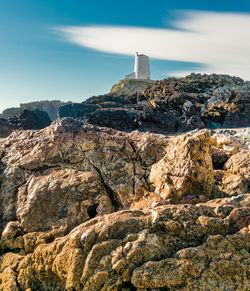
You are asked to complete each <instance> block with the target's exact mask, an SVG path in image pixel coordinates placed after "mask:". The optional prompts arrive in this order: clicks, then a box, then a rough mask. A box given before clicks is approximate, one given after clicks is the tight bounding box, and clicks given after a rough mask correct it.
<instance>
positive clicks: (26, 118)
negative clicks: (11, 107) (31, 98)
mask: <svg viewBox="0 0 250 291" xmlns="http://www.w3.org/2000/svg"><path fill="white" fill-rule="evenodd" d="M50 123H51V120H50V118H49V116H48V114H47V113H46V112H44V111H40V110H35V111H30V110H23V111H21V112H20V113H19V114H18V115H16V116H14V117H11V118H8V119H0V138H2V137H6V136H8V135H9V134H10V133H11V132H12V131H14V130H23V129H41V128H44V127H46V126H48V125H50Z"/></svg>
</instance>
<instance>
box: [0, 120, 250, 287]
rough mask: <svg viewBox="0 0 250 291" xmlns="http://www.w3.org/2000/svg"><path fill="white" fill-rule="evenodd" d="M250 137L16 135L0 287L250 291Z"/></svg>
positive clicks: (5, 159) (71, 128)
mask: <svg viewBox="0 0 250 291" xmlns="http://www.w3.org/2000/svg"><path fill="white" fill-rule="evenodd" d="M238 136H241V135H240V134H238ZM248 139H249V138H248V137H247V136H246V135H244V138H240V137H237V136H236V137H235V136H234V137H233V138H230V137H228V135H227V134H226V133H219V134H214V135H213V136H212V137H211V133H210V131H209V130H207V129H203V130H200V131H193V132H189V133H186V134H183V135H179V136H176V137H173V136H171V137H170V136H166V135H160V134H152V133H148V132H146V133H140V132H137V131H134V132H131V133H125V132H121V131H117V130H114V129H110V128H104V127H103V128H100V127H96V126H91V125H85V126H84V125H83V124H82V123H81V122H80V121H77V120H74V119H71V118H64V119H60V120H57V121H54V122H53V123H52V124H51V125H50V126H49V127H46V128H44V129H42V130H26V131H21V132H13V133H12V134H11V135H10V136H9V137H8V138H6V139H2V140H1V141H0V187H1V188H0V197H1V200H0V234H1V239H0V290H72V291H73V290H103V291H104V290H114V291H115V290H117V291H118V290H140V291H142V290H249V288H250V285H249V263H250V256H249V247H250V244H249V241H250V237H249V230H250V226H249V223H250V194H249V165H250V160H249V159H250V155H249V149H248V144H249V140H248ZM235 145H236V146H235Z"/></svg>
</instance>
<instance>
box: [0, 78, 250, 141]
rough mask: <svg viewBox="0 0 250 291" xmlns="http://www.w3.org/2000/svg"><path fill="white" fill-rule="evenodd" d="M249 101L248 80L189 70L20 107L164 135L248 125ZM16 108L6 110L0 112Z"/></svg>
mask: <svg viewBox="0 0 250 291" xmlns="http://www.w3.org/2000/svg"><path fill="white" fill-rule="evenodd" d="M249 100H250V82H249V81H243V80H242V79H240V78H237V77H231V76H227V75H216V74H212V75H201V74H191V75H188V76H186V77H185V78H181V79H176V78H168V79H165V80H161V81H150V80H122V81H121V82H119V83H118V84H116V85H114V86H113V88H112V89H111V93H108V94H105V95H100V96H93V97H91V98H88V99H87V100H86V101H84V102H82V103H73V102H67V103H64V102H60V101H40V102H31V103H27V104H21V108H19V109H20V110H21V109H29V110H42V111H45V112H47V113H48V115H49V117H50V119H51V120H55V119H56V118H58V117H60V118H62V117H74V118H77V119H79V120H82V121H84V122H85V123H88V124H92V125H96V126H103V127H110V128H113V129H117V130H123V131H127V132H129V131H133V130H139V131H141V132H146V131H150V132H153V133H162V134H169V133H176V132H177V133H181V132H187V131H190V130H195V129H202V128H210V129H215V128H235V127H247V126H249V124H250V103H249V102H250V101H249ZM19 109H18V108H14V109H10V110H5V114H4V115H3V116H2V117H4V118H6V115H8V114H14V113H17V112H19ZM12 118H13V116H12ZM0 123H1V124H3V123H4V121H1V122H0ZM1 131H4V132H5V135H6V134H7V132H9V133H10V132H12V130H11V128H9V127H8V124H6V122H5V125H2V130H1V128H0V134H1ZM2 136H3V134H2Z"/></svg>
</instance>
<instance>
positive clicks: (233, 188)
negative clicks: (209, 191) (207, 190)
mask: <svg viewBox="0 0 250 291" xmlns="http://www.w3.org/2000/svg"><path fill="white" fill-rule="evenodd" d="M214 180H215V185H216V187H217V189H218V190H219V193H217V195H219V196H221V195H222V196H225V195H229V196H231V195H237V194H242V193H247V192H248V181H247V179H246V178H245V177H243V176H242V175H239V174H232V173H230V172H227V171H223V170H215V171H214ZM214 190H215V189H214Z"/></svg>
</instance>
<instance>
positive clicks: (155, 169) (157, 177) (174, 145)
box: [150, 130, 213, 201]
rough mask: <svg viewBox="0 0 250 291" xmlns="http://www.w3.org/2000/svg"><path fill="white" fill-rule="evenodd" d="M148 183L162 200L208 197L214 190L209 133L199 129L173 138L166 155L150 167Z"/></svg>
mask: <svg viewBox="0 0 250 291" xmlns="http://www.w3.org/2000/svg"><path fill="white" fill-rule="evenodd" d="M150 182H151V183H152V184H153V185H154V187H155V191H156V193H159V194H160V195H161V197H162V198H164V199H167V198H171V199H173V200H176V201H180V200H181V199H182V198H183V197H184V196H186V195H189V194H199V195H203V194H204V195H205V196H207V197H209V196H210V194H211V191H212V188H213V166H212V158H211V155H210V132H209V131H208V130H201V131H198V132H197V133H188V134H185V135H182V136H178V137H176V138H173V139H172V140H171V141H170V143H169V145H168V146H167V147H166V149H165V156H164V157H163V158H162V159H161V160H160V161H159V162H158V163H156V164H154V165H153V166H152V168H151V172H150Z"/></svg>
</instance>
